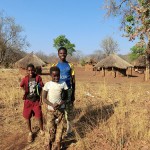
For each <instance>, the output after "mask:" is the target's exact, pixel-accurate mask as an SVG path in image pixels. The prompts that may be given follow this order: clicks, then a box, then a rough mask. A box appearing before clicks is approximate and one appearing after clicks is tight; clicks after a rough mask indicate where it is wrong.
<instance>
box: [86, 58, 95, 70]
mask: <svg viewBox="0 0 150 150" xmlns="http://www.w3.org/2000/svg"><path fill="white" fill-rule="evenodd" d="M95 65H96V61H95V60H94V59H91V58H88V59H87V60H86V61H85V71H93V69H94V66H95Z"/></svg>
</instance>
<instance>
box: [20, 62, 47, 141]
mask: <svg viewBox="0 0 150 150" xmlns="http://www.w3.org/2000/svg"><path fill="white" fill-rule="evenodd" d="M43 86H44V85H43V82H42V78H41V77H40V76H38V75H36V73H35V67H34V65H33V64H28V65H27V76H25V77H24V78H23V79H22V81H21V83H20V87H22V88H23V89H24V91H25V94H24V97H23V99H24V108H23V117H24V118H25V120H26V123H27V127H28V131H29V134H28V142H32V141H33V136H32V130H31V117H32V115H33V113H34V115H35V118H36V119H37V120H38V122H39V126H40V133H41V135H43V134H44V132H43V122H42V110H41V104H40V103H41V100H42V99H41V95H40V94H41V90H42V87H43Z"/></svg>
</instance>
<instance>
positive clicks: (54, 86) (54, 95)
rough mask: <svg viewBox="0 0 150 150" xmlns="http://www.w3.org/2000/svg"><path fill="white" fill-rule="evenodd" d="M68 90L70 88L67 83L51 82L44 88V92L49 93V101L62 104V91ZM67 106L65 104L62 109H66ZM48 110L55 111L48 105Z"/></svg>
mask: <svg viewBox="0 0 150 150" xmlns="http://www.w3.org/2000/svg"><path fill="white" fill-rule="evenodd" d="M63 89H64V90H67V89H68V87H67V84H66V83H65V82H58V83H57V82H53V81H50V82H47V83H46V84H45V85H44V87H43V90H44V91H47V92H48V95H47V96H48V100H49V101H50V102H51V103H53V104H54V103H58V104H59V103H60V102H61V92H62V90H63ZM64 107H65V105H64V104H63V105H62V106H61V108H64ZM48 109H49V110H54V109H53V107H52V106H49V105H48Z"/></svg>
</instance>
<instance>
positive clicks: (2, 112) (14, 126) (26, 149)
mask: <svg viewBox="0 0 150 150" xmlns="http://www.w3.org/2000/svg"><path fill="white" fill-rule="evenodd" d="M23 76H24V72H20V71H18V70H14V69H12V70H6V69H1V70H0V89H1V94H0V120H1V121H0V128H1V130H0V149H2V150H35V149H36V150H42V149H43V146H44V137H41V136H40V134H39V133H38V131H39V128H38V124H37V122H36V120H35V119H34V118H33V119H32V122H33V125H32V127H33V131H34V133H35V134H34V142H33V143H31V144H28V143H27V140H26V139H27V131H26V125H25V122H24V119H23V117H22V109H23V100H22V95H23V91H21V90H20V89H19V83H20V81H21V78H22V77H23ZM42 78H43V81H44V83H45V82H47V81H48V80H49V79H50V77H49V75H42ZM149 87H150V82H149V81H148V82H145V81H144V75H143V74H138V73H135V72H134V74H133V77H129V78H128V77H119V76H118V77H116V78H114V77H113V76H111V74H108V75H106V77H102V74H101V73H99V72H96V74H95V72H93V71H85V70H84V68H80V67H78V68H76V89H77V90H76V102H75V110H74V114H75V116H74V117H75V118H74V121H73V129H74V132H75V134H76V136H75V137H73V138H72V139H69V140H68V141H67V140H66V141H64V142H63V144H64V145H65V146H64V148H63V149H64V150H65V149H68V150H82V149H83V150H84V149H91V150H115V149H116V150H117V149H118V150H119V149H124V150H125V149H129V150H134V149H135V150H137V149H141V150H144V149H145V150H148V149H149V148H150V147H149V146H150V145H149V144H148V141H149V140H144V139H142V137H140V138H138V139H136V138H135V142H134V141H133V140H131V141H128V142H126V143H128V144H126V146H124V147H122V148H121V147H119V146H118V145H117V144H116V143H117V142H116V143H115V142H113V139H114V136H113V134H114V130H113V131H112V133H110V130H109V131H107V130H106V131H104V130H105V127H104V125H105V126H106V125H108V124H109V127H110V129H111V125H114V124H113V120H114V119H116V116H117V115H115V114H118V113H121V112H120V109H116V108H115V107H117V103H118V101H119V102H120V101H121V102H122V99H126V98H127V99H129V100H130V103H127V104H122V103H121V106H125V107H126V105H128V104H131V105H132V106H133V105H134V106H137V107H135V108H134V107H132V108H131V109H130V107H129V108H128V111H126V113H127V115H128V113H129V114H130V113H131V112H130V110H133V111H134V109H135V114H136V113H137V112H138V111H139V113H141V112H140V110H141V108H140V107H142V110H145V113H143V112H142V116H143V115H144V114H145V115H147V113H148V115H150V112H149V111H148V110H149V108H150V88H149ZM129 92H131V93H132V94H134V93H135V95H134V96H132V95H131V97H128V96H127V95H128V93H129ZM141 95H142V100H141V97H140V96H141ZM137 100H138V101H137ZM112 106H113V107H112ZM95 108H96V109H95ZM122 108H123V107H122ZM137 108H140V109H139V110H138V111H137ZM42 109H43V113H44V115H45V112H46V106H45V105H43V108H42ZM106 110H107V113H106ZM108 111H109V112H108ZM108 114H109V115H108ZM138 115H139V114H138V113H137V115H136V116H135V117H136V119H137V121H138V118H137V116H138ZM117 117H118V116H117ZM93 118H94V119H93ZM90 119H91V120H92V121H91V120H90ZM146 119H147V118H146ZM148 121H150V120H148ZM117 122H118V124H117V125H119V117H118V119H117ZM130 123H131V122H130ZM143 123H145V122H143ZM131 124H132V123H131ZM127 126H128V124H127ZM127 128H128V127H127ZM134 128H136V127H134ZM143 128H144V127H143ZM102 129H103V130H102ZM118 130H119V129H118ZM141 130H142V129H141ZM143 130H145V129H143ZM131 131H133V130H130V132H131ZM108 132H109V134H110V136H112V140H111V138H108ZM145 132H148V133H149V127H148V130H147V131H145ZM134 134H135V133H134ZM115 136H116V135H115ZM117 136H118V139H119V137H120V136H119V135H117ZM139 136H146V135H144V134H143V133H141V135H139ZM147 137H149V136H147ZM125 138H126V136H125ZM131 138H132V136H131ZM127 139H128V138H127ZM140 139H141V140H140ZM145 139H146V138H145ZM116 141H117V139H116ZM127 145H128V146H127ZM139 147H140V148H139Z"/></svg>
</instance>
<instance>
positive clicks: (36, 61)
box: [15, 53, 46, 68]
mask: <svg viewBox="0 0 150 150" xmlns="http://www.w3.org/2000/svg"><path fill="white" fill-rule="evenodd" d="M30 63H32V64H33V65H34V66H35V67H37V66H44V65H45V64H46V63H45V62H44V61H43V60H41V59H40V58H39V57H37V56H36V55H34V54H33V53H30V54H28V55H26V56H25V57H24V58H22V59H20V60H19V61H17V62H16V63H15V66H16V67H18V68H26V67H27V65H28V64H30Z"/></svg>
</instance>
